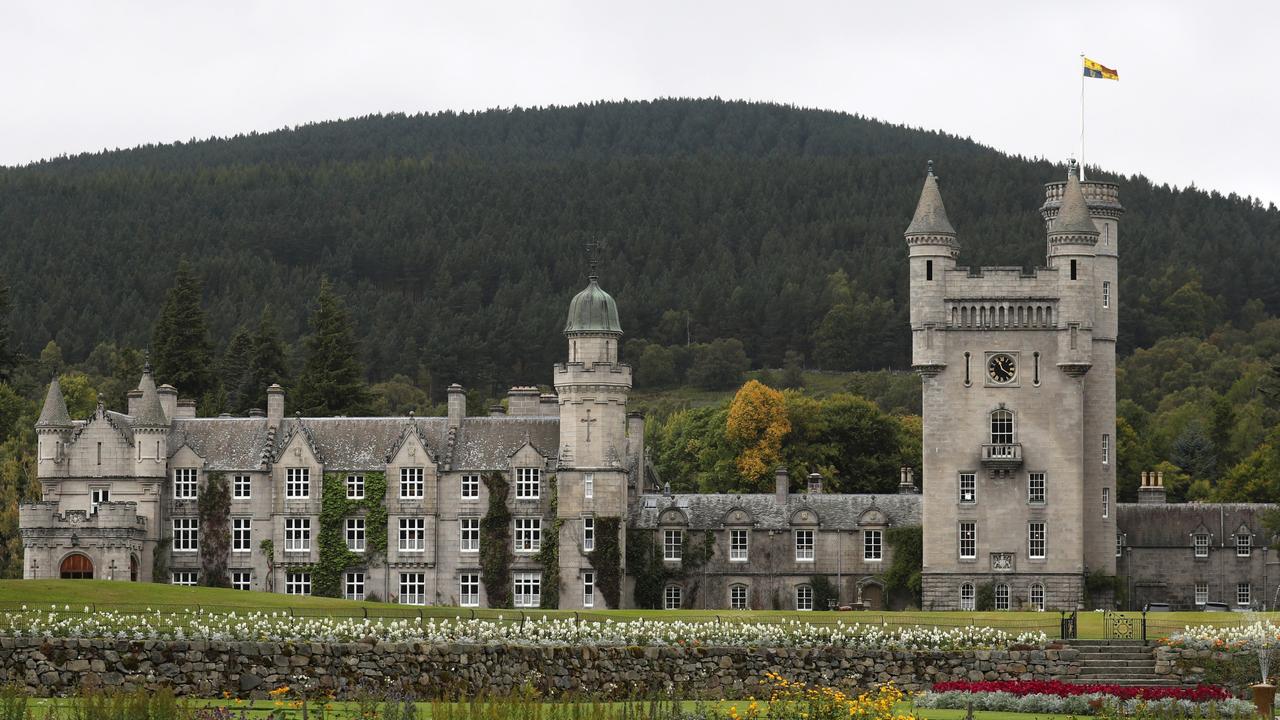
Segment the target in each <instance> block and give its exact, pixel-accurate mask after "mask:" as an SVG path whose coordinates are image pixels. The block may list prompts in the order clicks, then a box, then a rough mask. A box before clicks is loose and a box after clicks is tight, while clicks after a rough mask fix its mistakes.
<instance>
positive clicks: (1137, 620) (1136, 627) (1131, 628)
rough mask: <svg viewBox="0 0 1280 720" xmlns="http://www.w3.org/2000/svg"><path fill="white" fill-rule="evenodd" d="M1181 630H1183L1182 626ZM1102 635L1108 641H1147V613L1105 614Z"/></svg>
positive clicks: (1109, 612)
mask: <svg viewBox="0 0 1280 720" xmlns="http://www.w3.org/2000/svg"><path fill="white" fill-rule="evenodd" d="M1178 629H1179V630H1181V629H1182V627H1181V626H1180V627H1179V628H1178ZM1102 635H1103V637H1104V638H1105V639H1107V640H1144V641H1145V640H1146V639H1147V613H1146V612H1141V613H1134V612H1111V611H1108V612H1105V613H1103V615H1102Z"/></svg>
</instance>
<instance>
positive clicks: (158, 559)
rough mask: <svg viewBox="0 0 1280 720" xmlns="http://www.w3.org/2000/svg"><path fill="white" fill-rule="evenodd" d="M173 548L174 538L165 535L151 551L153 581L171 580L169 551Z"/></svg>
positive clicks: (165, 581)
mask: <svg viewBox="0 0 1280 720" xmlns="http://www.w3.org/2000/svg"><path fill="white" fill-rule="evenodd" d="M172 548H173V538H171V537H163V538H160V540H159V542H157V543H156V549H155V550H154V551H152V553H151V582H156V583H167V582H169V551H170V550H171V549H172Z"/></svg>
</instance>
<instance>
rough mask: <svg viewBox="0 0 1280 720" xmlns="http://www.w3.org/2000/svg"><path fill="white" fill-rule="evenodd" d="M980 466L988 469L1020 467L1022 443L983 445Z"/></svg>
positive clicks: (1013, 468)
mask: <svg viewBox="0 0 1280 720" xmlns="http://www.w3.org/2000/svg"><path fill="white" fill-rule="evenodd" d="M982 467H984V468H987V469H988V470H1017V469H1018V468H1020V467H1022V443H987V444H985V445H983V446H982Z"/></svg>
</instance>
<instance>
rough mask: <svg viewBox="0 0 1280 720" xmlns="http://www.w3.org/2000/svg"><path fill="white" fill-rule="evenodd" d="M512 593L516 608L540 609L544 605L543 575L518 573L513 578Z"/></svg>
mask: <svg viewBox="0 0 1280 720" xmlns="http://www.w3.org/2000/svg"><path fill="white" fill-rule="evenodd" d="M511 585H512V592H514V593H515V599H516V602H515V605H516V607H538V605H540V604H541V603H542V575H541V574H539V573H532V572H518V573H516V574H515V576H514V577H513V578H512V583H511Z"/></svg>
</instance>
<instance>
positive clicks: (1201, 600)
mask: <svg viewBox="0 0 1280 720" xmlns="http://www.w3.org/2000/svg"><path fill="white" fill-rule="evenodd" d="M1207 602H1209V583H1207V582H1198V583H1196V604H1197V605H1203V604H1205V603H1207Z"/></svg>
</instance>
